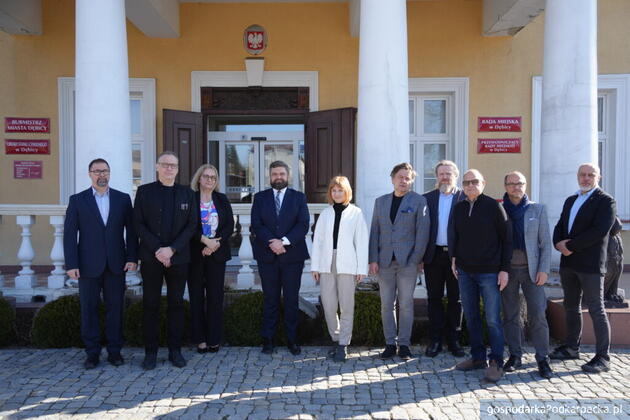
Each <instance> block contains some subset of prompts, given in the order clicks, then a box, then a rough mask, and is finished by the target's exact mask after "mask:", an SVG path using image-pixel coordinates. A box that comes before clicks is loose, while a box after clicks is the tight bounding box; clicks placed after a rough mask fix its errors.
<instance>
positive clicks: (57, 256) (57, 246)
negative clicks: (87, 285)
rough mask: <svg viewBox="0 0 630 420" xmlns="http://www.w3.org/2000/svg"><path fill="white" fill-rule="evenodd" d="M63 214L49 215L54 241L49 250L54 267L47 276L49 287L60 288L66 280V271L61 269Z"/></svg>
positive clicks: (62, 259) (62, 261) (62, 257)
mask: <svg viewBox="0 0 630 420" xmlns="http://www.w3.org/2000/svg"><path fill="white" fill-rule="evenodd" d="M64 218H65V217H64V216H50V224H51V225H52V227H53V228H54V233H53V235H54V237H55V239H54V242H53V247H52V249H51V250H50V259H51V260H52V262H53V265H54V266H55V268H54V269H53V270H52V271H51V272H50V276H48V288H49V289H61V288H62V287H63V286H64V284H65V281H66V271H65V270H64V269H63V263H64V255H63V220H64Z"/></svg>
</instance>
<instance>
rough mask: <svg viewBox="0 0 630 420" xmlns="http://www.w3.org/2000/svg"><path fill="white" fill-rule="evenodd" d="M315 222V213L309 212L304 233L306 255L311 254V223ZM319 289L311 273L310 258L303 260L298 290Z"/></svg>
mask: <svg viewBox="0 0 630 420" xmlns="http://www.w3.org/2000/svg"><path fill="white" fill-rule="evenodd" d="M314 223H315V215H314V214H311V215H310V217H309V221H308V232H307V233H306V238H305V242H306V249H308V255H313V224H314ZM316 289H319V287H318V286H317V285H316V284H315V279H313V275H312V274H311V259H310V258H309V259H308V260H306V261H304V269H303V270H302V283H301V287H300V291H302V292H309V291H312V290H316Z"/></svg>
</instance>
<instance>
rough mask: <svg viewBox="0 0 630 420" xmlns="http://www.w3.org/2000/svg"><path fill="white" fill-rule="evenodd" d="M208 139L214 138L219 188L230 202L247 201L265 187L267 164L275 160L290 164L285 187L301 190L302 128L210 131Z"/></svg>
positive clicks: (267, 179) (212, 140) (302, 179)
mask: <svg viewBox="0 0 630 420" xmlns="http://www.w3.org/2000/svg"><path fill="white" fill-rule="evenodd" d="M208 141H209V142H218V149H219V176H220V178H221V181H220V188H221V191H224V192H225V194H227V196H228V198H229V199H230V201H231V202H232V203H251V202H252V198H253V196H254V194H255V193H257V192H258V191H262V190H264V189H266V188H269V165H270V164H271V163H272V162H273V161H276V160H282V161H284V162H286V163H287V164H288V165H289V167H290V168H291V174H290V178H289V187H291V188H294V189H296V190H298V191H304V131H303V130H302V131H210V132H209V133H208ZM208 149H209V150H210V149H211V147H208ZM208 160H210V159H208Z"/></svg>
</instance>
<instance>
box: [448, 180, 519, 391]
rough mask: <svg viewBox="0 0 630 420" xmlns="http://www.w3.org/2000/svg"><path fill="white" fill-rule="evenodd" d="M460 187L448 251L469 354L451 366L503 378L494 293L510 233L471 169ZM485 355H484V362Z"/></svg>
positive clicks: (504, 268) (500, 284) (505, 264)
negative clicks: (485, 328)
mask: <svg viewBox="0 0 630 420" xmlns="http://www.w3.org/2000/svg"><path fill="white" fill-rule="evenodd" d="M462 185H463V187H464V194H466V199H465V200H463V201H460V202H459V203H457V204H456V205H455V208H454V209H453V218H452V220H451V224H452V225H453V228H452V229H451V230H450V232H449V234H450V235H451V239H449V247H448V251H449V255H450V257H451V259H452V270H453V275H454V276H455V277H457V280H458V282H459V291H460V295H461V299H462V307H463V309H464V317H465V318H466V325H467V327H468V334H469V337H470V352H471V356H472V357H471V358H470V359H468V360H465V361H463V362H461V363H458V364H457V366H455V368H456V369H457V370H463V371H467V370H473V369H483V368H486V373H485V379H486V380H487V381H489V382H497V381H498V380H499V379H501V377H502V376H503V346H504V342H503V325H502V322H501V293H500V292H501V290H503V289H504V288H505V287H506V286H507V283H508V271H509V269H510V260H511V258H512V233H511V228H510V222H509V220H508V218H507V215H506V213H505V210H504V209H503V206H501V205H500V204H499V203H498V202H497V201H496V200H495V199H493V198H492V197H488V196H487V195H485V194H483V190H484V188H485V186H486V181H485V179H484V177H483V175H482V174H481V172H479V171H478V170H476V169H470V170H469V171H467V172H466V173H465V174H464V178H463V181H462ZM451 245H452V246H451ZM480 297H481V298H482V299H483V304H484V308H485V313H486V323H487V325H488V336H489V339H490V354H489V355H487V354H486V347H485V345H484V344H483V329H482V325H481V310H480V306H479V298H480ZM487 359H490V363H489V364H488V363H487V362H486V361H487Z"/></svg>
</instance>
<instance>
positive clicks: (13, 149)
mask: <svg viewBox="0 0 630 420" xmlns="http://www.w3.org/2000/svg"><path fill="white" fill-rule="evenodd" d="M4 152H5V153H6V154H7V155H49V154H50V140H10V139H6V140H5V141H4Z"/></svg>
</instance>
